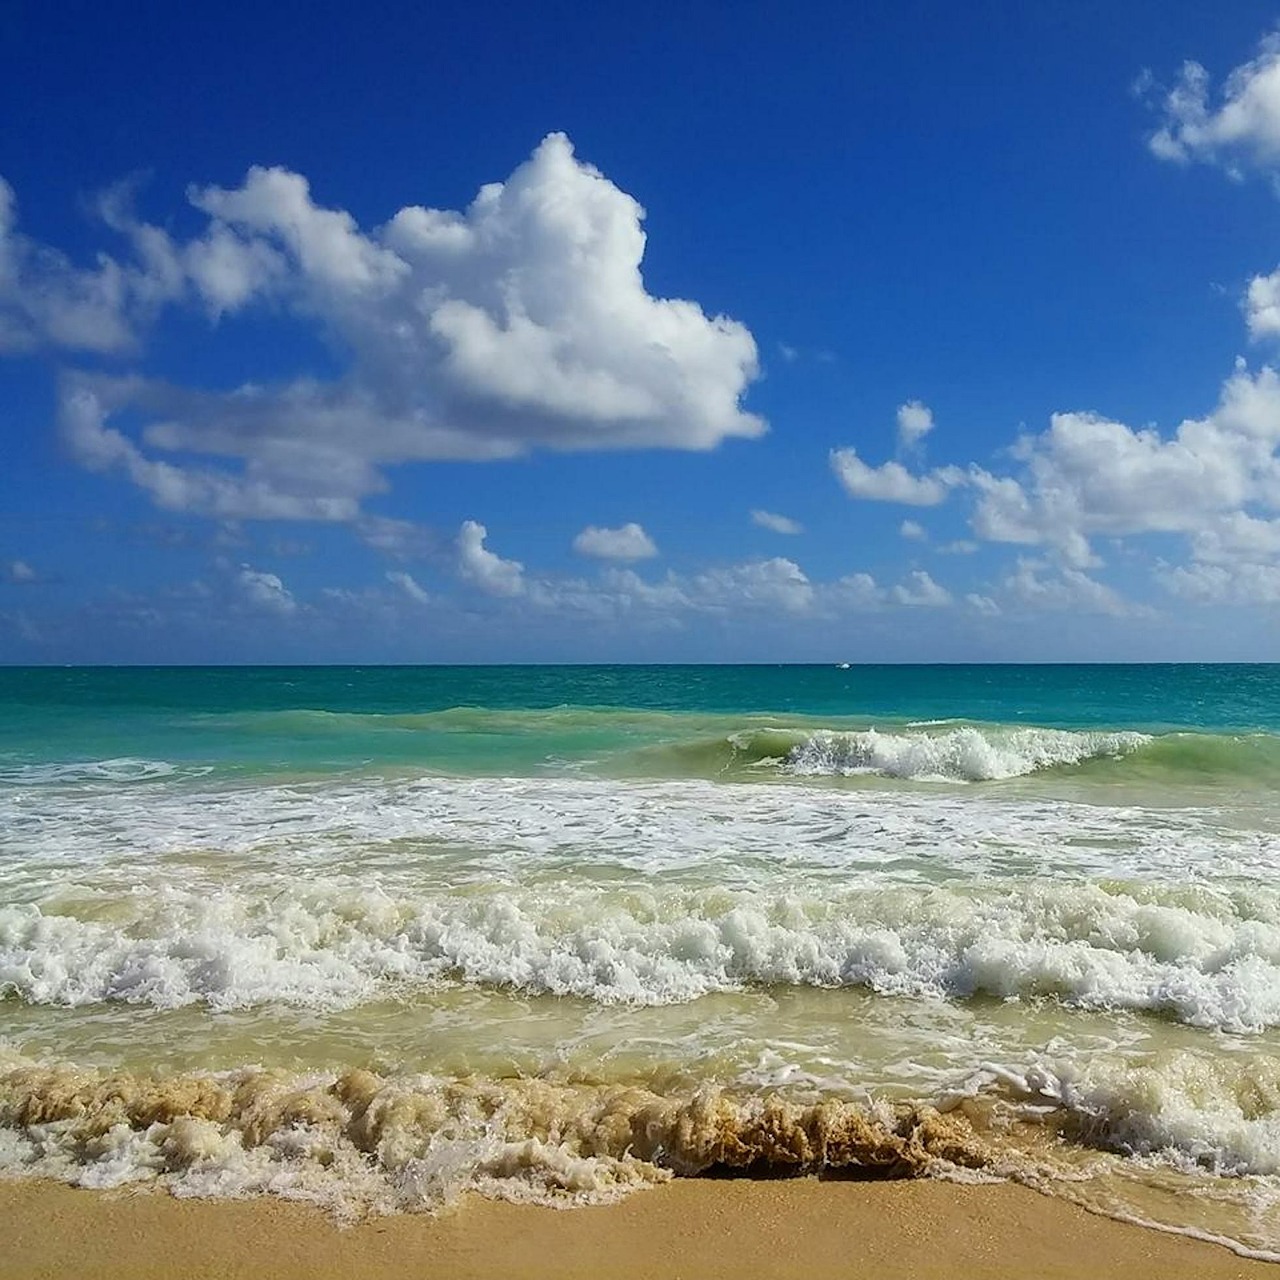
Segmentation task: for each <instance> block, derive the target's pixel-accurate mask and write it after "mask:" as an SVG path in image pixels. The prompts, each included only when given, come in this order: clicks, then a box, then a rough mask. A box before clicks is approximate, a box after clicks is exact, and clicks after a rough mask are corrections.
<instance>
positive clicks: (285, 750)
mask: <svg viewBox="0 0 1280 1280" xmlns="http://www.w3.org/2000/svg"><path fill="white" fill-rule="evenodd" d="M1278 872H1280V667H1273V666H1209V665H1205V666H1078V667H1072V666H967V667H961V666H924V667H911V666H861V665H851V666H843V665H840V666H804V667H792V666H741V667H729V666H691V667H676V666H663V667H449V668H444V667H421V668H414V667H404V668H400V667H369V668H357V667H341V668H339V667H325V668H310V667H309V668H278V667H272V668H148V669H144V668H71V669H52V668H39V669H29V668H7V669H0V1015H2V1019H3V1020H2V1022H0V1037H2V1039H0V1172H3V1173H5V1174H6V1175H11V1176H17V1175H22V1174H29V1175H36V1176H43V1177H53V1178H57V1179H61V1180H64V1181H67V1182H71V1183H74V1184H77V1185H83V1186H92V1187H115V1186H122V1185H126V1184H134V1183H141V1184H148V1185H154V1186H160V1187H164V1188H167V1189H168V1190H169V1191H171V1192H172V1193H174V1194H176V1195H189V1196H245V1195H260V1194H273V1195H279V1196H285V1197H290V1198H296V1199H305V1200H309V1201H313V1202H315V1203H318V1204H321V1205H323V1206H324V1207H326V1208H327V1209H329V1210H330V1211H331V1212H333V1213H334V1214H336V1215H338V1216H340V1217H355V1216H360V1215H363V1214H367V1213H370V1212H391V1211H404V1210H422V1209H426V1210H431V1209H434V1208H436V1207H438V1206H440V1205H443V1204H446V1203H448V1202H449V1201H451V1200H452V1199H454V1198H455V1197H456V1196H458V1195H459V1194H461V1193H463V1192H466V1191H470V1190H474V1191H479V1192H481V1193H482V1194H485V1195H489V1196H497V1197H502V1198H505V1199H511V1200H526V1201H534V1202H547V1203H555V1204H572V1203H577V1202H593V1201H601V1200H609V1199H613V1198H616V1197H618V1196H622V1195H626V1194H629V1193H631V1192H632V1191H634V1190H636V1189H638V1188H641V1187H644V1186H646V1185H648V1184H651V1183H655V1182H661V1181H664V1180H666V1179H668V1178H670V1177H673V1176H693V1175H698V1174H705V1173H720V1174H723V1173H731V1172H737V1173H743V1174H750V1175H753V1176H781V1175H785V1174H791V1173H814V1174H817V1175H818V1176H915V1175H922V1176H934V1177H944V1178H955V1179H961V1180H968V1181H972V1180H984V1179H999V1178H1013V1179H1016V1180H1019V1181H1022V1182H1025V1183H1027V1184H1028V1185H1031V1186H1034V1187H1036V1188H1038V1189H1040V1190H1042V1191H1044V1192H1046V1193H1047V1194H1053V1195H1060V1196H1065V1197H1067V1198H1070V1199H1072V1200H1075V1201H1077V1202H1079V1203H1082V1204H1085V1205H1088V1206H1089V1207H1091V1208H1094V1209H1097V1210H1100V1211H1103V1212H1107V1213H1111V1214H1113V1215H1115V1216H1119V1217H1125V1218H1131V1219H1134V1220H1138V1221H1144V1222H1149V1223H1152V1224H1155V1225H1160V1226H1163V1227H1165V1228H1167V1229H1172V1230H1179V1231H1186V1232H1190V1233H1194V1234H1198V1235H1202V1236H1206V1237H1210V1238H1215V1239H1221V1240H1223V1241H1225V1242H1227V1243H1230V1244H1231V1245H1232V1246H1233V1247H1235V1248H1237V1249H1238V1250H1240V1251H1244V1252H1252V1253H1255V1254H1259V1255H1261V1256H1274V1257H1280V1056H1278V1054H1277V1051H1278V1050H1280V881H1278V880H1277V873H1278Z"/></svg>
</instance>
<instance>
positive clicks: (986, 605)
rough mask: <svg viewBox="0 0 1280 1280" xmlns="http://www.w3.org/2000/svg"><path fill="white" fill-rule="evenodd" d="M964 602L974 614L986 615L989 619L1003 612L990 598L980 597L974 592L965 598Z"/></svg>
mask: <svg viewBox="0 0 1280 1280" xmlns="http://www.w3.org/2000/svg"><path fill="white" fill-rule="evenodd" d="M964 602H965V604H967V605H968V606H969V608H970V609H972V610H973V611H974V613H981V614H985V615H986V616H987V617H995V616H996V614H998V613H1000V612H1001V609H1000V606H999V605H998V604H996V602H995V601H994V600H993V599H992V598H991V597H990V596H983V595H979V594H978V593H977V592H974V591H971V592H969V594H968V595H966V596H965V598H964Z"/></svg>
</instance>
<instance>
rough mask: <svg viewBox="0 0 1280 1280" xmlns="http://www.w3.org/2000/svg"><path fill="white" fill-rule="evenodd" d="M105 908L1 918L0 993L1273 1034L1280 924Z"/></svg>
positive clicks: (500, 906) (657, 891)
mask: <svg viewBox="0 0 1280 1280" xmlns="http://www.w3.org/2000/svg"><path fill="white" fill-rule="evenodd" d="M1264 905H1265V904H1264V903H1263V901H1262V900H1261V899H1259V900H1257V901H1256V902H1255V903H1254V904H1253V907H1254V909H1261V908H1263V907H1264ZM1272 912H1274V904H1272ZM110 915H111V917H112V918H108V919H101V918H98V919H81V918H77V917H76V916H73V915H59V914H51V913H49V912H47V911H46V910H44V909H42V908H41V907H39V906H37V905H34V904H28V905H23V906H9V907H3V908H0V992H3V993H7V994H9V995H12V996H16V997H18V998H20V999H22V1000H24V1001H27V1002H30V1003H34V1004H63V1005H71V1006H76V1005H85V1004H90V1003H94V1002H102V1001H113V1002H114V1001H123V1002H128V1003H137V1004H151V1005H155V1006H157V1007H161V1008H172V1007H178V1006H182V1005H188V1004H195V1003H204V1004H207V1005H208V1006H210V1007H211V1008H215V1009H231V1008H243V1007H246V1006H250V1005H254V1004H259V1003H265V1002H271V1001H284V1002H287V1003H292V1004H298V1005H303V1006H310V1007H317V1008H342V1007H348V1006H351V1005H354V1004H358V1003H361V1002H363V1001H365V1000H369V999H377V998H381V999H385V998H387V997H388V996H389V995H391V994H393V993H394V991H395V990H396V989H397V988H398V987H401V986H403V985H405V984H409V985H411V986H412V985H418V986H422V985H430V984H434V983H439V982H451V983H467V984H479V985H486V986H493V987H498V988H505V989H509V990H513V991H520V992H527V993H531V994H544V995H556V996H576V997H580V998H583V999H587V1000H593V1001H597V1002H600V1003H605V1004H608V1003H630V1004H642V1005H643V1004H650V1005H653V1004H670V1003H678V1002H682V1001H689V1000H695V999H697V998H699V997H701V996H705V995H708V994H711V993H714V992H724V991H735V990H740V989H742V988H744V987H748V986H807V987H826V988H834V987H861V988H866V989H869V990H872V991H875V992H878V993H881V994H886V995H895V996H916V997H920V996H928V997H941V998H948V999H964V998H967V997H970V996H973V995H977V994H987V995H994V996H999V997H1004V998H1018V997H1020V998H1034V997H1053V998H1056V999H1058V1000H1060V1001H1062V1002H1063V1003H1065V1004H1068V1005H1072V1006H1074V1007H1077V1008H1085V1009H1135V1010H1151V1011H1158V1012H1163V1013H1168V1014H1171V1015H1172V1016H1174V1017H1176V1018H1178V1019H1180V1020H1181V1021H1183V1022H1186V1023H1189V1024H1191V1025H1194V1026H1205V1027H1221V1028H1225V1029H1231V1030H1238V1031H1251V1030H1252V1031H1257V1030H1261V1029H1262V1028H1265V1027H1271V1026H1280V919H1277V918H1276V917H1275V915H1274V914H1270V915H1269V917H1268V918H1251V917H1250V916H1248V915H1242V914H1241V913H1240V911H1239V909H1238V907H1237V904H1236V902H1235V901H1234V900H1233V899H1232V898H1230V897H1228V896H1225V895H1214V894H1211V893H1202V894H1201V895H1200V896H1199V899H1198V902H1197V906H1196V907H1195V908H1194V909H1193V908H1191V907H1188V906H1184V905H1180V904H1179V903H1178V902H1177V900H1176V896H1175V897H1173V898H1172V899H1171V900H1170V901H1166V902H1161V901H1159V900H1154V901H1153V900H1150V897H1149V895H1148V898H1147V900H1144V899H1143V898H1142V897H1139V896H1135V895H1134V894H1132V893H1123V892H1115V891H1109V890H1107V889H1104V888H1102V887H1100V886H1096V885H1081V886H1075V885H1066V884H1061V885H1057V884H1043V883H1030V884H1017V883H1007V884H997V885H989V886H986V887H984V888H983V889H981V890H975V889H973V888H958V889H953V888H947V887H942V886H937V887H934V888H930V889H927V890H923V891H922V890H919V889H916V888H912V887H907V886H882V887H879V888H867V889H861V890H856V891H854V890H840V891H828V892H825V893H822V894H811V895H806V894H800V893H773V894H761V893H755V892H737V893H734V892H728V891H726V890H724V889H707V890H689V889H682V888H679V887H675V888H670V889H664V888H662V887H659V886H654V887H651V888H643V889H642V888H639V887H633V888H629V889H615V890H613V891H612V892H610V893H602V892H601V891H600V890H599V889H597V888H594V887H591V888H586V887H584V886H582V885H581V884H574V883H572V882H559V883H549V884H546V885H544V886H542V887H539V888H533V889H519V888H516V887H510V888H504V889H500V890H499V889H494V890H490V891H478V890H472V891H469V892H467V893H463V894H457V895H450V894H439V895H430V894H429V895H420V896H415V897H393V896H391V895H389V894H387V893H386V892H385V891H382V890H379V889H376V888H370V887H363V886H360V885H357V884H353V883H350V882H343V881H340V880H329V881H325V880H313V881H312V882H310V883H306V884H299V885H297V886H295V887H293V888H291V889H288V890H280V891H278V892H276V893H275V894H273V895H272V896H270V897H264V896H258V895H250V894H245V893H240V892H236V891H233V890H229V889H223V890H221V891H219V892H217V893H213V894H206V893H192V892H176V891H172V890H171V891H168V892H165V893H162V894H157V895H148V894H143V893H134V894H132V895H131V896H130V897H129V899H127V900H126V901H121V902H118V903H117V904H116V906H115V909H114V910H113V912H112V913H110Z"/></svg>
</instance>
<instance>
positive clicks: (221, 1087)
mask: <svg viewBox="0 0 1280 1280" xmlns="http://www.w3.org/2000/svg"><path fill="white" fill-rule="evenodd" d="M0 1124H3V1126H4V1127H5V1128H6V1129H8V1130H9V1131H10V1132H12V1133H15V1134H16V1135H17V1136H18V1137H19V1139H20V1141H21V1142H23V1143H25V1144H26V1146H25V1149H24V1151H23V1153H22V1154H21V1155H19V1157H18V1158H17V1159H16V1161H14V1162H12V1163H17V1164H19V1165H23V1166H25V1167H26V1168H27V1170H28V1171H29V1172H32V1173H36V1174H44V1175H46V1176H52V1177H57V1178H60V1179H62V1180H64V1181H71V1182H80V1183H82V1184H85V1185H94V1186H103V1185H110V1184H111V1183H113V1182H123V1181H128V1180H132V1179H133V1178H137V1177H145V1178H148V1179H153V1178H154V1179H159V1180H160V1181H161V1182H162V1183H163V1184H164V1185H167V1186H169V1187H170V1188H171V1189H173V1190H174V1191H175V1192H177V1193H179V1194H194V1195H211V1194H224V1195H234V1194H246V1193H252V1192H261V1191H273V1192H275V1193H277V1194H283V1195H287V1196H288V1197H290V1198H294V1199H309V1200H313V1201H316V1202H318V1203H322V1204H325V1205H327V1206H328V1207H329V1208H330V1209H332V1210H335V1211H338V1212H341V1213H346V1214H347V1215H348V1216H358V1215H359V1214H360V1213H361V1212H363V1211H367V1210H375V1211H377V1210H382V1211H386V1210H390V1209H404V1208H422V1207H431V1206H433V1205H438V1204H440V1203H443V1202H446V1201H448V1200H449V1199H450V1198H451V1197H452V1195H454V1194H456V1193H458V1192H460V1191H462V1190H465V1189H467V1188H477V1187H478V1188H481V1189H483V1190H485V1191H486V1193H487V1194H490V1195H496V1196H499V1197H501V1198H506V1199H526V1200H529V1199H541V1200H554V1199H557V1198H562V1197H571V1198H575V1199H578V1200H592V1199H595V1200H602V1199H610V1198H615V1197H616V1196H617V1195H619V1194H622V1193H624V1192H625V1191H626V1190H628V1189H631V1188H635V1187H638V1186H641V1185H644V1184H646V1183H653V1182H659V1181H665V1180H666V1179H668V1178H670V1177H671V1176H672V1175H673V1174H680V1175H693V1174H701V1173H707V1172H710V1171H717V1170H732V1171H751V1172H757V1173H759V1172H771V1173H775V1174H777V1173H799V1172H804V1171H808V1170H840V1169H845V1170H850V1171H855V1172H857V1173H859V1174H861V1175H862V1176H867V1175H871V1176H884V1177H899V1178H900V1177H908V1178H909V1177H918V1176H920V1175H922V1174H924V1173H927V1172H930V1171H931V1170H933V1169H934V1168H935V1167H936V1166H938V1165H939V1164H945V1165H947V1166H948V1167H951V1166H962V1167H966V1168H975V1169H980V1168H984V1167H988V1166H989V1165H990V1164H991V1162H992V1154H991V1152H990V1150H989V1148H988V1147H987V1146H986V1144H985V1143H984V1142H983V1141H982V1140H981V1139H980V1138H979V1136H978V1135H977V1134H976V1133H975V1132H974V1130H973V1129H972V1128H971V1126H970V1125H969V1123H968V1122H967V1120H965V1118H964V1117H963V1116H962V1115H960V1114H953V1115H945V1116H944V1115H940V1114H939V1113H938V1112H937V1111H934V1110H933V1109H932V1108H929V1107H915V1106H907V1105H898V1106H890V1105H888V1104H883V1103H881V1104H874V1105H868V1106H862V1105H858V1104H854V1103H850V1102H846V1101H838V1100H827V1101H821V1102H815V1103H808V1104H804V1103H799V1102H794V1101H790V1100H787V1099H785V1098H782V1097H778V1096H772V1095H765V1096H759V1095H752V1096H746V1097H734V1096H732V1095H730V1094H728V1093H726V1092H724V1091H721V1090H718V1089H713V1088H705V1087H704V1088H700V1089H697V1090H695V1091H693V1092H687V1091H686V1092H683V1093H680V1092H676V1093H672V1094H667V1093H657V1092H654V1091H652V1090H650V1089H646V1088H641V1087H637V1086H629V1085H616V1084H597V1083H585V1082H553V1081H549V1080H542V1079H506V1080H495V1079H487V1078H472V1079H448V1080H439V1079H433V1078H431V1077H426V1076H401V1077H383V1076H379V1075H376V1074H374V1073H373V1072H371V1071H366V1070H355V1071H349V1072H346V1073H344V1074H342V1075H337V1076H324V1075H314V1076H306V1077H299V1076H296V1075H290V1074H288V1073H284V1072H279V1071H265V1070H262V1069H259V1068H246V1069H243V1070H240V1071H234V1072H228V1073H225V1074H222V1075H218V1076H213V1075H179V1076H172V1077H168V1078H158V1077H152V1076H148V1075H144V1074H115V1075H112V1074H107V1073H102V1072H98V1071H95V1070H92V1069H85V1068H79V1067H73V1066H46V1065H41V1064H36V1063H32V1062H29V1061H28V1062H24V1063H22V1064H21V1065H15V1066H12V1067H11V1069H10V1070H9V1071H7V1072H4V1073H3V1074H0ZM12 1163H11V1167H12Z"/></svg>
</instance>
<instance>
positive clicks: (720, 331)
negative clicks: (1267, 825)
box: [0, 0, 1280, 663]
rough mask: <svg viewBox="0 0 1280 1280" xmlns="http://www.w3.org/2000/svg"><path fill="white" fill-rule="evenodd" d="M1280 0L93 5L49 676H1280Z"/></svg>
mask: <svg viewBox="0 0 1280 1280" xmlns="http://www.w3.org/2000/svg"><path fill="white" fill-rule="evenodd" d="M1278 228H1280V7H1267V6H1263V5H1260V4H1251V3H1222V4H1218V5H1213V6H1208V5H1204V4H1202V3H1185V2H1183V0H1160V2H1158V3H1157V2H1155V0H1134V2H1132V3H1126V4H1124V5H1116V4H1102V3H1091V2H1088V0H1083V2H1081V3H1073V4H1069V5H1068V4H1047V3H1044V4H1033V5H1027V4H1013V3H1003V4H997V3H983V2H981V0H979V2H977V3H973V4H968V5H955V4H942V3H932V2H923V0H905V2H903V3H894V4H889V3H878V2H877V3H867V4H860V5H848V4H827V3H803V2H801V3H790V4H787V5H782V4H776V3H775V4H748V3H741V4H734V5H726V4H721V3H718V4H708V3H698V2H694V3H689V2H685V3H681V4H679V5H675V4H669V3H651V4H647V5H644V6H588V5H584V4H580V3H579V4H562V3H555V2H552V3H544V4H541V5H538V6H523V7H520V8H519V9H517V8H516V7H515V6H510V7H507V6H501V5H496V4H490V3H485V2H480V3H468V4H467V5H459V4H438V5H419V4H412V5H411V4H396V5H390V4H380V3H368V4H365V5H362V6H347V5H342V6H339V5H329V4H325V3H317V4H308V5H300V4H288V3H280V4H276V5H255V6H252V7H250V6H248V5H243V4H238V3H227V4H223V5H218V6H175V5H171V4H164V5H161V4H152V3H146V2H144V3H132V4H129V5H123V4H118V3H96V4H82V3H77V2H67V3H62V4H59V5H48V4H44V3H35V2H33V0H9V3H8V4H7V5H6V17H5V34H4V38H3V40H0V662H6V663H130V662H142V663H151V662H194V663H222V662H226V663H239V662H369V663H373V662H472V661H480V662H503V661H510V662H539V661H548V662H611V661H616V662H643V661H655V662H668V661H676V662H679V661H690V662H719V661H735V662H736V661H745V662H796V661H816V662H826V661H837V662H838V661H854V662H856V661H898V660H902V661H926V662H953V661H1006V662H1008V661H1235V660H1240V661H1275V660H1280V373H1277V372H1276V371H1275V370H1277V369H1280V243H1278V242H1280V236H1278V235H1277V229H1278Z"/></svg>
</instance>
